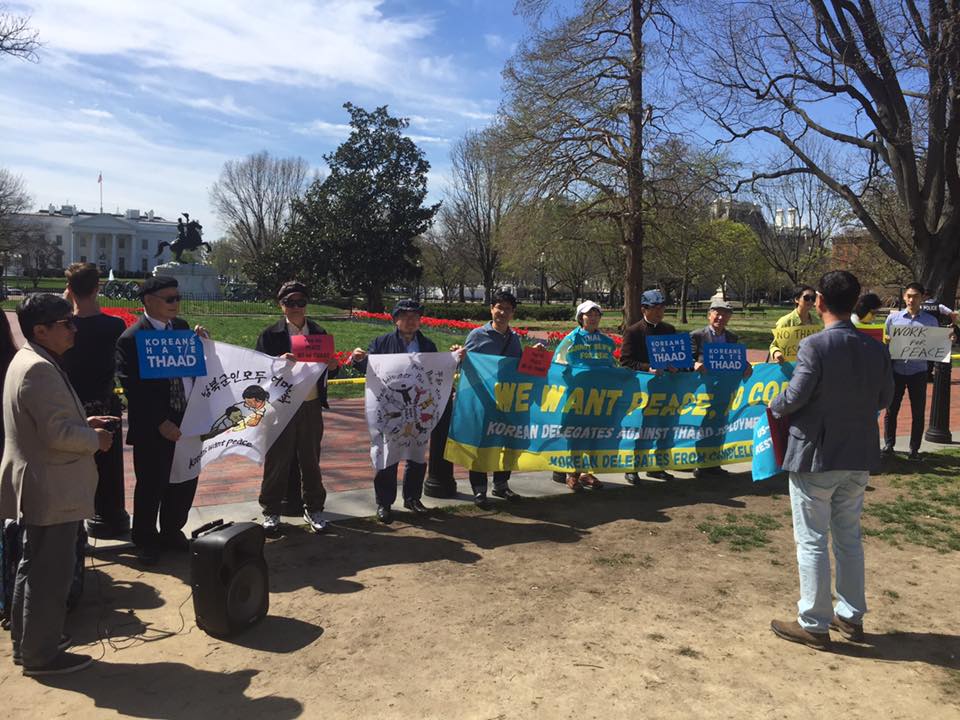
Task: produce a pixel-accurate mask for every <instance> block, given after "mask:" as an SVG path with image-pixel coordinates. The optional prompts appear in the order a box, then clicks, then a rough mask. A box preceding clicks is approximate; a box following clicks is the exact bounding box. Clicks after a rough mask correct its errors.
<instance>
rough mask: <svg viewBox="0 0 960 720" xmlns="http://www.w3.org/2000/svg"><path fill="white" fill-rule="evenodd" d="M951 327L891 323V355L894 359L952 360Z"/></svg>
mask: <svg viewBox="0 0 960 720" xmlns="http://www.w3.org/2000/svg"><path fill="white" fill-rule="evenodd" d="M951 332H952V329H951V328H943V327H928V326H926V325H891V326H890V357H891V358H893V359H894V360H928V361H930V362H950V352H951V342H950V333H951Z"/></svg>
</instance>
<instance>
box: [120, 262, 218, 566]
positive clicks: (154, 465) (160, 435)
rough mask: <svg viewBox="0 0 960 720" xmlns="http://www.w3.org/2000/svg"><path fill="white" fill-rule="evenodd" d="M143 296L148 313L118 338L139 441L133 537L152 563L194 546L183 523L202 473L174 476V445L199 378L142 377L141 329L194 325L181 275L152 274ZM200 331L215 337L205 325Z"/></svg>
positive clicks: (133, 432) (132, 439) (132, 431)
mask: <svg viewBox="0 0 960 720" xmlns="http://www.w3.org/2000/svg"><path fill="white" fill-rule="evenodd" d="M141 297H142V299H143V308H144V314H143V317H142V318H140V321H139V322H137V323H135V324H134V325H131V326H130V327H129V328H127V329H126V330H125V331H124V333H123V334H122V335H121V336H120V338H119V339H118V340H117V377H118V378H119V379H120V384H121V385H122V386H123V392H124V394H125V395H126V397H127V418H128V423H129V428H128V430H127V444H128V445H132V446H133V470H134V474H135V475H136V478H137V484H136V487H135V488H134V491H133V532H132V539H133V542H134V544H135V545H136V546H137V551H138V553H139V556H140V559H141V561H142V562H143V563H144V564H147V565H149V564H152V563H155V562H156V561H157V558H158V556H159V553H160V551H161V550H162V549H168V550H176V551H180V552H185V551H187V550H189V549H190V543H189V541H188V540H187V538H186V536H185V535H184V534H183V526H184V525H186V524H187V515H188V514H189V513H190V506H191V505H193V496H194V494H195V493H196V491H197V478H193V479H192V480H188V481H187V482H183V483H171V482H170V469H171V467H172V465H173V451H174V449H175V447H176V442H177V441H178V440H179V439H180V423H181V422H182V421H183V414H184V411H185V410H186V408H187V398H188V397H189V396H190V392H189V391H190V390H191V389H192V387H193V378H170V379H167V378H161V379H157V380H145V379H143V378H141V377H140V359H139V353H138V351H137V342H136V335H137V333H140V332H154V331H156V330H189V329H190V326H189V325H188V324H187V322H186V321H185V320H183V319H182V318H179V317H177V311H178V310H179V309H180V291H179V290H178V288H177V281H176V279H175V278H172V277H165V276H162V275H158V276H156V277H150V278H147V279H146V281H145V282H144V283H143V288H142V290H141ZM195 331H196V333H197V334H198V335H201V336H202V337H209V336H208V335H207V331H206V330H204V329H203V328H202V327H201V326H199V325H198V326H197V327H196V328H195ZM158 515H159V520H160V531H159V532H157V518H158Z"/></svg>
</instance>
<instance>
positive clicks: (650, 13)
mask: <svg viewBox="0 0 960 720" xmlns="http://www.w3.org/2000/svg"><path fill="white" fill-rule="evenodd" d="M551 4H552V3H550V2H549V1H548V0H520V2H519V3H518V6H519V8H520V9H521V10H522V11H524V12H525V13H526V14H527V16H528V17H529V18H530V19H531V29H532V34H531V37H530V38H528V39H527V40H526V41H525V42H524V43H523V44H522V45H521V46H520V48H519V49H518V51H517V53H516V55H515V56H514V57H513V58H512V59H511V60H510V61H509V63H508V64H507V66H506V68H505V70H504V79H505V83H506V92H507V98H508V99H507V102H506V106H505V109H504V112H505V115H506V117H507V119H508V122H507V131H508V137H510V139H511V141H512V142H513V144H514V145H515V147H516V152H517V156H518V157H519V158H520V159H521V160H522V162H523V167H525V169H526V171H527V172H528V173H529V175H530V176H531V177H532V178H535V179H536V181H537V183H538V185H539V186H540V187H541V188H542V189H543V190H544V193H547V192H553V193H554V194H556V195H563V196H569V197H572V198H574V200H575V201H576V202H577V203H578V205H579V206H580V208H581V211H582V212H591V211H593V212H601V211H602V212H603V213H605V214H606V215H607V216H608V217H616V218H617V219H618V222H619V226H620V228H621V230H622V242H623V244H624V247H625V292H624V316H625V321H626V322H628V323H629V322H633V321H635V320H637V319H639V318H640V293H641V291H642V289H643V272H644V266H643V246H644V213H645V212H646V205H645V201H644V186H645V182H646V181H645V177H644V175H645V168H644V145H645V141H649V138H647V137H645V134H646V133H648V132H650V127H651V125H652V123H653V108H652V105H651V104H650V99H649V98H648V97H646V96H645V95H644V92H645V85H644V83H645V77H646V76H648V74H650V72H651V67H653V70H654V76H655V77H656V78H658V79H659V78H660V73H659V71H660V70H661V69H662V68H664V67H665V65H662V64H661V65H657V64H653V65H652V66H651V64H650V63H649V58H650V55H651V53H654V52H655V51H656V49H657V44H656V40H659V39H663V38H668V37H669V35H670V34H671V33H672V32H673V21H672V18H671V17H670V16H669V14H668V13H667V11H666V10H665V5H666V3H664V2H661V0H630V1H629V2H626V1H625V0H580V1H579V2H578V3H576V11H575V13H574V14H573V15H571V16H569V17H566V18H562V19H560V20H559V21H557V22H556V23H554V24H552V25H550V26H544V25H543V24H542V19H543V16H544V14H545V10H546V8H547V7H548V6H549V5H551ZM556 5H558V6H559V5H560V4H559V3H556ZM656 84H657V83H656V82H655V83H654V86H655V87H654V89H656ZM653 94H655V93H651V95H653ZM665 104H666V102H665V101H664V103H661V105H662V106H665ZM663 111H664V109H663V107H661V109H660V111H659V112H660V113H661V114H662V112H663Z"/></svg>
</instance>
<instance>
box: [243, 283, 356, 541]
mask: <svg viewBox="0 0 960 720" xmlns="http://www.w3.org/2000/svg"><path fill="white" fill-rule="evenodd" d="M309 299H310V292H309V291H308V290H307V286H306V285H304V284H303V283H301V282H297V281H295V280H292V281H290V282H285V283H284V284H283V285H281V286H280V290H279V292H277V303H278V304H279V305H280V310H281V312H283V317H282V318H281V319H280V321H279V322H277V323H274V324H273V325H271V326H269V327H267V328H265V329H264V331H263V332H262V333H260V337H259V338H257V348H256V349H257V352H262V353H264V354H266V355H272V356H273V357H281V356H282V357H285V358H286V359H287V360H290V361H295V360H296V358H295V357H294V356H293V355H292V354H291V352H290V350H291V349H292V343H291V341H290V338H291V337H292V336H294V335H326V334H327V331H326V330H324V329H323V328H322V327H320V326H319V325H317V323H315V322H314V321H313V320H310V319H309V318H308V317H307V302H308V301H309ZM339 370H340V366H339V365H338V364H337V362H336V360H333V361H332V362H331V364H330V366H328V367H327V370H326V372H324V373H323V375H321V376H320V379H319V380H318V381H317V386H316V387H314V388H311V389H310V392H309V393H308V394H307V398H306V400H304V401H303V404H302V405H301V406H300V409H299V410H297V413H296V414H295V415H294V416H293V418H292V419H291V420H290V422H289V423H287V426H286V427H285V428H284V429H283V432H281V433H280V436H279V437H278V438H277V439H276V440H275V441H274V442H273V445H271V446H270V449H269V450H268V451H267V457H266V459H265V460H264V463H263V482H262V483H261V485H260V507H261V509H262V510H263V529H264V531H265V532H266V533H267V535H269V536H271V537H276V536H277V535H278V534H279V533H280V505H281V504H282V503H283V496H284V493H285V492H286V489H287V485H288V483H289V480H290V474H291V472H294V473H296V474H298V475H299V476H300V483H301V488H302V493H303V519H304V520H306V521H307V524H308V525H309V526H310V529H312V530H313V531H314V532H317V533H319V532H323V531H324V530H325V529H326V527H327V522H326V520H324V518H323V505H324V502H325V501H326V499H327V491H326V489H325V488H324V487H323V476H322V475H321V473H320V441H321V440H323V405H324V404H325V400H326V387H327V379H328V378H332V377H336V375H337V372H339Z"/></svg>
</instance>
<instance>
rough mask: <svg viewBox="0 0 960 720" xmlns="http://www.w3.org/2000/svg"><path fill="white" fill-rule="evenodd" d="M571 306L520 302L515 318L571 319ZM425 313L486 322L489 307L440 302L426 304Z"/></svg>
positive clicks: (452, 318)
mask: <svg viewBox="0 0 960 720" xmlns="http://www.w3.org/2000/svg"><path fill="white" fill-rule="evenodd" d="M573 310H574V309H573V307H572V306H570V305H544V306H543V307H541V306H539V305H528V304H527V303H520V305H519V306H518V307H517V314H516V316H515V318H514V319H515V320H572V319H573ZM425 314H426V315H428V316H430V317H435V318H441V319H444V320H474V321H477V322H486V321H487V320H489V319H490V307H489V306H488V305H487V304H486V303H482V302H481V303H451V304H449V305H443V304H442V303H437V304H430V305H427V306H426V313H425Z"/></svg>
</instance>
